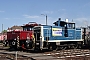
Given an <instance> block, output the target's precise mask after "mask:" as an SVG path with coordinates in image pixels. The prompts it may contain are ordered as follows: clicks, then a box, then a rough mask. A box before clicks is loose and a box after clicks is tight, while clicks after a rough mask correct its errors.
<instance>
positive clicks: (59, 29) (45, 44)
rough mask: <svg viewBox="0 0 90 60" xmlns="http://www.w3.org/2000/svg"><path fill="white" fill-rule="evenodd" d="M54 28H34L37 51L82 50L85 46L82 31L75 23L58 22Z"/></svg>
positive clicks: (42, 26)
mask: <svg viewBox="0 0 90 60" xmlns="http://www.w3.org/2000/svg"><path fill="white" fill-rule="evenodd" d="M53 24H54V26H50V25H41V26H35V27H34V48H35V49H52V50H54V49H65V48H81V46H82V45H83V41H84V40H83V39H82V29H81V28H76V27H75V22H68V19H66V21H62V20H61V18H59V20H58V21H56V22H54V23H53Z"/></svg>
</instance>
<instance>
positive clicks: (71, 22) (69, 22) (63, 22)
mask: <svg viewBox="0 0 90 60" xmlns="http://www.w3.org/2000/svg"><path fill="white" fill-rule="evenodd" d="M57 22H58V21H56V22H54V23H53V24H56V23H57ZM60 23H71V24H73V23H74V24H75V22H66V21H60Z"/></svg>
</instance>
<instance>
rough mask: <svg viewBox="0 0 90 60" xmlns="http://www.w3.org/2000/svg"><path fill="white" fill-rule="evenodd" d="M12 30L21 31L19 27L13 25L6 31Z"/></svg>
mask: <svg viewBox="0 0 90 60" xmlns="http://www.w3.org/2000/svg"><path fill="white" fill-rule="evenodd" d="M13 30H16V31H22V30H23V28H22V27H21V26H17V25H14V26H12V27H11V28H8V29H7V31H13Z"/></svg>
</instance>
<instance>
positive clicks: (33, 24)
mask: <svg viewBox="0 0 90 60" xmlns="http://www.w3.org/2000/svg"><path fill="white" fill-rule="evenodd" d="M39 25H41V24H37V23H36V22H29V23H28V24H24V25H23V26H21V27H34V26H39Z"/></svg>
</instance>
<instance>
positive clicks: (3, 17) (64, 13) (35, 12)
mask: <svg viewBox="0 0 90 60" xmlns="http://www.w3.org/2000/svg"><path fill="white" fill-rule="evenodd" d="M41 14H45V15H46V14H47V18H48V25H52V24H53V22H55V21H56V20H58V18H61V19H62V20H65V19H66V18H68V19H69V21H72V19H73V21H74V22H76V26H79V27H80V26H86V25H90V24H89V23H90V0H0V25H1V27H0V31H2V24H3V27H4V29H7V28H8V27H11V26H13V25H23V24H26V23H28V22H37V23H40V24H45V16H43V15H41Z"/></svg>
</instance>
